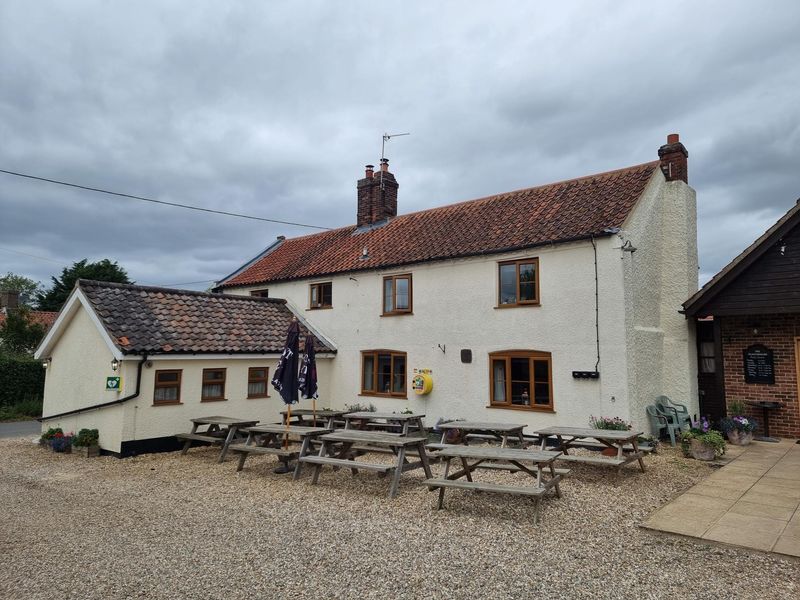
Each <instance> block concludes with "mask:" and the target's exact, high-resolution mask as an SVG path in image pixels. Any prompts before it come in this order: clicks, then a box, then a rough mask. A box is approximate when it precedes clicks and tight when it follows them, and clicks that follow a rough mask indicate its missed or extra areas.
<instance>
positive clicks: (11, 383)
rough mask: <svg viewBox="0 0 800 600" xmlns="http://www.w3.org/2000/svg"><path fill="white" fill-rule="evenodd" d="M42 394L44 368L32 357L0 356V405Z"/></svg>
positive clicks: (11, 403) (14, 402) (39, 396)
mask: <svg viewBox="0 0 800 600" xmlns="http://www.w3.org/2000/svg"><path fill="white" fill-rule="evenodd" d="M43 396H44V369H43V368H42V363H40V362H39V361H36V360H33V359H25V358H9V357H0V406H13V405H15V404H18V403H20V402H23V401H25V400H30V399H31V398H39V399H41V398H42V397H43Z"/></svg>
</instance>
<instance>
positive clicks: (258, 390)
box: [247, 367, 269, 398]
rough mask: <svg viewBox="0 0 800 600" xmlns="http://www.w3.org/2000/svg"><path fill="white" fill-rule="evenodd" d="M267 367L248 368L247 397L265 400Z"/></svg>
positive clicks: (267, 377)
mask: <svg viewBox="0 0 800 600" xmlns="http://www.w3.org/2000/svg"><path fill="white" fill-rule="evenodd" d="M268 381H269V367H250V368H249V369H248V371H247V397H248V398H267V397H268V396H269V394H268V393H267V391H268V388H267V382H268Z"/></svg>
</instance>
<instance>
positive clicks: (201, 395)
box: [200, 367, 228, 402]
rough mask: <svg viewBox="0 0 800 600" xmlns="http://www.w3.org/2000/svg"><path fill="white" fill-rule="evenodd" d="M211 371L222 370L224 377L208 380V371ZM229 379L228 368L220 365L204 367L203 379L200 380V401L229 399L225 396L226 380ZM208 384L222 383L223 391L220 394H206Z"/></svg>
mask: <svg viewBox="0 0 800 600" xmlns="http://www.w3.org/2000/svg"><path fill="white" fill-rule="evenodd" d="M211 371H222V379H221V380H220V379H212V380H211V381H206V373H209V372H211ZM227 379H228V370H227V369H225V368H220V367H213V368H209V369H203V375H202V379H201V380H200V402H221V401H223V400H227V398H226V397H225V381H226V380H227ZM206 384H208V385H222V393H221V395H219V396H204V395H203V394H204V391H205V387H206Z"/></svg>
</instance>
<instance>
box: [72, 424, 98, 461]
mask: <svg viewBox="0 0 800 600" xmlns="http://www.w3.org/2000/svg"><path fill="white" fill-rule="evenodd" d="M72 445H73V446H74V447H75V451H76V452H78V453H79V454H80V455H81V456H83V457H85V458H91V457H93V456H100V432H99V431H98V430H97V429H81V430H80V431H79V432H78V435H76V436H75V437H74V438H73V439H72Z"/></svg>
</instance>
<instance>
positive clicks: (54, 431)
mask: <svg viewBox="0 0 800 600" xmlns="http://www.w3.org/2000/svg"><path fill="white" fill-rule="evenodd" d="M59 434H61V435H62V436H63V435H64V430H63V429H61V427H51V428H50V429H48V430H47V431H45V432H44V433H43V434H42V437H40V438H39V443H40V444H46V443H48V442H49V441H50V440H52V439H53V438H54V437H56V435H59Z"/></svg>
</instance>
